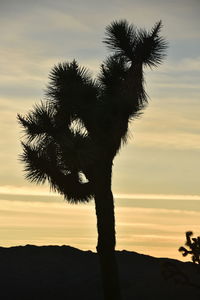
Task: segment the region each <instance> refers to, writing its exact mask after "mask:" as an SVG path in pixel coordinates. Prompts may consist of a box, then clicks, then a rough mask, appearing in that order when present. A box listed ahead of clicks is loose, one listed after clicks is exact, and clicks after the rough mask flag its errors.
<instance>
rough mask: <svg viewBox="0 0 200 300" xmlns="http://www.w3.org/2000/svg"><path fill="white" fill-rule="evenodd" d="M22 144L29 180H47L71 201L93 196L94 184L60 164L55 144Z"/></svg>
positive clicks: (22, 156) (54, 188)
mask: <svg viewBox="0 0 200 300" xmlns="http://www.w3.org/2000/svg"><path fill="white" fill-rule="evenodd" d="M22 146H23V154H22V155H21V160H22V161H23V162H24V163H25V169H24V171H25V172H26V178H27V179H28V180H29V181H31V182H35V183H36V184H39V183H41V184H43V183H44V182H45V181H46V180H47V181H48V182H49V183H50V186H51V188H52V189H53V190H55V191H57V192H59V193H60V194H62V195H64V197H65V198H66V199H67V200H68V201H70V202H87V201H89V200H90V199H91V198H92V196H93V189H92V184H91V183H90V182H87V183H85V182H83V181H82V177H81V175H80V176H79V175H77V174H78V173H76V172H75V173H74V172H71V171H70V170H67V169H66V168H65V166H64V165H63V164H62V165H60V162H59V156H57V155H56V151H55V148H54V146H53V145H50V146H49V147H48V148H47V149H40V148H38V147H36V146H31V145H28V144H24V143H22Z"/></svg>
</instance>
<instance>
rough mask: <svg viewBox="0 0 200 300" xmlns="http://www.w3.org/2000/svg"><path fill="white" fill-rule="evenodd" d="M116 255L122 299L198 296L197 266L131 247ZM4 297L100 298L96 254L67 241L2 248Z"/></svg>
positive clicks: (1, 290)
mask: <svg viewBox="0 0 200 300" xmlns="http://www.w3.org/2000/svg"><path fill="white" fill-rule="evenodd" d="M116 256H117V261H118V264H119V273H120V285H121V290H122V298H123V299H124V300H132V299H137V300H140V299H193V300H194V299H200V271H199V266H198V265H195V264H193V263H191V262H187V263H183V262H180V261H178V260H172V259H168V258H154V257H151V256H146V255H142V254H138V253H135V252H129V251H117V252H116ZM198 284H199V286H198ZM0 298H1V299H4V300H6V299H29V300H32V299H35V300H40V299H42V300H44V299H65V300H66V299H70V300H78V299H81V300H86V299H87V300H101V299H103V291H102V286H101V277H100V269H99V264H98V258H97V254H96V253H93V252H91V251H81V250H78V249H75V248H72V247H69V246H42V247H37V246H32V245H27V246H19V247H11V248H3V247H0Z"/></svg>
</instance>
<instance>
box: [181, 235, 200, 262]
mask: <svg viewBox="0 0 200 300" xmlns="http://www.w3.org/2000/svg"><path fill="white" fill-rule="evenodd" d="M185 235H186V243H185V245H186V246H188V247H189V249H190V250H188V249H186V248H185V247H183V246H181V247H180V248H179V249H178V250H179V251H180V252H182V255H183V256H187V255H188V254H190V255H192V257H191V258H192V261H193V263H194V264H196V263H197V264H200V236H198V237H197V238H191V236H192V235H193V232H192V231H187V232H186V233H185Z"/></svg>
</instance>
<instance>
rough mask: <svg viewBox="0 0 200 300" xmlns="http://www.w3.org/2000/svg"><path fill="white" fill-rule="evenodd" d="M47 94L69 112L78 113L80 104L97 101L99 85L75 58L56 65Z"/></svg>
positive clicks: (51, 74) (84, 104)
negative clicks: (69, 61)
mask: <svg viewBox="0 0 200 300" xmlns="http://www.w3.org/2000/svg"><path fill="white" fill-rule="evenodd" d="M49 78H50V84H49V86H48V87H47V90H46V95H47V97H48V99H50V100H51V101H53V102H54V103H55V104H56V105H57V106H58V107H60V108H61V109H64V110H65V111H66V112H67V113H68V114H71V116H73V114H75V113H77V110H78V109H79V108H80V106H81V107H82V106H87V105H89V104H92V103H95V101H96V98H97V95H98V87H97V85H96V83H95V82H94V80H93V79H92V78H91V75H90V73H89V72H88V70H87V69H86V68H84V67H80V66H79V65H78V63H77V62H76V61H75V60H74V61H72V62H71V63H68V62H65V63H60V64H58V65H57V66H54V68H53V69H52V71H51V73H50V76H49Z"/></svg>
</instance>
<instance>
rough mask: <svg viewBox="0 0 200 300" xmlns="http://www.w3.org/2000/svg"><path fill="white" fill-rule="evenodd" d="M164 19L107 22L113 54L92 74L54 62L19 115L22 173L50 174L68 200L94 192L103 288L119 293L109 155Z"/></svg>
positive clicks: (155, 57) (137, 98) (160, 53)
mask: <svg viewBox="0 0 200 300" xmlns="http://www.w3.org/2000/svg"><path fill="white" fill-rule="evenodd" d="M160 29H161V22H158V23H156V24H155V26H154V27H153V28H152V29H151V30H150V31H146V30H138V29H137V28H135V27H134V26H133V25H129V24H128V23H127V21H126V20H121V21H114V22H113V23H111V25H109V26H108V27H107V28H106V37H105V40H104V43H105V44H106V45H107V46H108V48H109V49H110V50H111V52H112V53H111V55H110V56H109V57H108V58H107V59H106V60H105V61H104V63H103V64H102V66H101V68H100V74H99V76H98V77H97V79H96V80H93V79H92V77H91V75H90V74H89V72H88V71H87V70H86V69H85V68H83V67H80V66H79V65H78V63H77V62H76V61H75V60H74V61H72V62H71V63H68V62H63V63H59V64H58V65H56V66H54V67H53V69H52V71H51V72H50V76H49V78H50V83H49V86H48V87H47V90H46V95H45V99H44V100H43V101H42V102H41V103H40V104H38V105H36V106H35V107H34V108H33V110H32V111H30V112H28V113H27V115H25V116H24V117H22V116H21V115H18V120H19V122H20V123H21V125H22V126H23V128H24V130H25V133H26V140H25V142H23V143H22V146H23V154H22V155H21V160H22V161H23V162H24V163H25V172H26V178H27V179H28V180H30V181H32V182H36V183H44V182H45V181H48V182H49V184H50V186H51V188H52V189H53V190H55V191H57V192H58V193H60V194H62V195H63V196H64V198H65V199H66V200H67V201H69V202H72V203H79V202H87V201H89V200H91V199H94V202H95V208H96V216H97V230H98V243H97V252H98V255H99V258H100V265H101V273H102V281H103V290H104V296H105V299H107V300H112V299H114V300H117V299H121V296H120V288H119V280H118V271H117V264H116V258H115V216H114V202H113V195H112V191H111V177H112V164H113V159H114V157H115V155H116V154H117V152H118V151H119V149H120V147H121V145H122V143H123V142H125V141H126V137H127V131H128V123H129V121H130V120H131V119H134V118H136V117H137V116H138V115H139V113H140V112H141V110H142V109H143V108H144V107H145V104H146V103H147V95H146V93H145V91H144V87H143V83H144V80H143V67H145V66H149V67H153V66H157V65H158V64H160V63H161V62H162V59H163V57H164V55H165V49H166V42H165V40H164V39H163V38H162V37H160V36H159V33H160Z"/></svg>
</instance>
